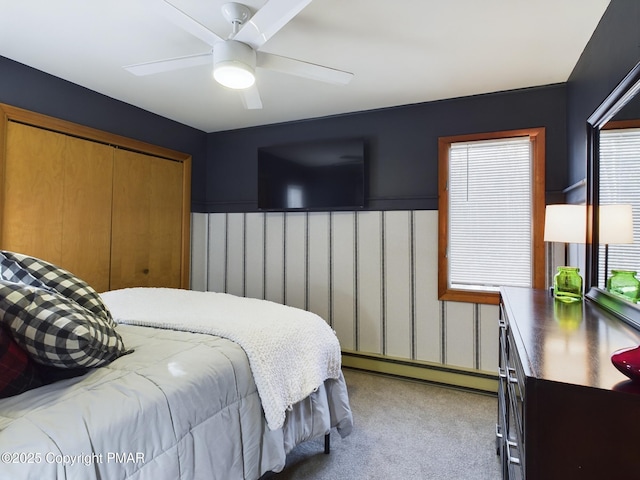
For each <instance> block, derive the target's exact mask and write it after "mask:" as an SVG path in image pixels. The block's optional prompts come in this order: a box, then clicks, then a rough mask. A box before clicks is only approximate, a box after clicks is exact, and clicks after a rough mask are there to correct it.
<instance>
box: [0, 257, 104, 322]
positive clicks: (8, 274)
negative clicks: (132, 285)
mask: <svg viewBox="0 0 640 480" xmlns="http://www.w3.org/2000/svg"><path fill="white" fill-rule="evenodd" d="M0 278H3V279H4V280H8V281H10V282H16V283H22V284H24V285H31V286H33V287H37V288H44V289H49V290H54V291H55V292H57V293H59V294H60V295H62V296H63V297H66V298H69V299H71V300H74V301H75V302H76V303H78V304H80V305H81V306H82V307H84V308H86V309H87V310H89V311H90V312H93V313H95V314H96V315H101V316H103V317H104V319H105V321H106V322H107V323H109V324H110V325H111V326H112V327H115V326H116V323H115V322H114V321H113V317H112V316H111V312H109V309H108V308H107V307H106V306H105V304H104V303H103V302H102V298H100V295H98V293H97V292H96V291H95V290H94V289H93V287H91V286H90V285H89V284H88V283H87V282H85V281H84V280H82V279H80V278H78V277H76V276H75V275H74V274H72V273H71V272H69V271H67V270H65V269H63V268H60V267H58V266H56V265H53V264H51V263H49V262H46V261H45V260H42V259H39V258H34V257H29V256H27V255H23V254H21V253H15V252H9V251H6V250H0Z"/></svg>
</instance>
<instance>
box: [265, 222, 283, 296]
mask: <svg viewBox="0 0 640 480" xmlns="http://www.w3.org/2000/svg"><path fill="white" fill-rule="evenodd" d="M284 246H285V244H284V213H269V214H267V216H266V228H265V259H264V260H265V275H264V286H265V298H266V299H267V300H271V301H272V302H278V303H284V268H285V265H284V258H285V257H284Z"/></svg>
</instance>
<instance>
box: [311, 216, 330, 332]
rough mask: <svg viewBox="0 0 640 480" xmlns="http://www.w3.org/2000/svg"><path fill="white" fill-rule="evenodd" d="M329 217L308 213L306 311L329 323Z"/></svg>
mask: <svg viewBox="0 0 640 480" xmlns="http://www.w3.org/2000/svg"><path fill="white" fill-rule="evenodd" d="M330 221H331V215H330V214H329V213H327V212H311V213H309V217H308V222H307V227H308V229H309V232H308V242H309V243H308V248H307V252H308V255H309V258H308V272H307V280H308V283H307V299H308V300H307V301H308V309H309V311H310V312H313V313H315V314H317V315H320V316H321V317H322V318H324V319H325V320H326V321H327V322H328V323H331V278H330V274H331V249H330V245H331V239H330V233H331V229H330Z"/></svg>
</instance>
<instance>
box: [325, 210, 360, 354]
mask: <svg viewBox="0 0 640 480" xmlns="http://www.w3.org/2000/svg"><path fill="white" fill-rule="evenodd" d="M355 225H356V213H355V212H333V213H331V286H332V289H331V300H332V306H331V322H332V324H333V329H334V330H335V331H336V333H337V334H338V338H339V339H340V344H341V346H342V348H343V349H345V350H357V346H356V308H355V307H356V279H357V277H356V256H355V251H356V250H355V240H356V237H355Z"/></svg>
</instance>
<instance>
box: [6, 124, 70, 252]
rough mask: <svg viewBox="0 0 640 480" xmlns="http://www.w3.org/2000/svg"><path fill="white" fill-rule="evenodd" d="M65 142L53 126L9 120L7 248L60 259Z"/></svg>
mask: <svg viewBox="0 0 640 480" xmlns="http://www.w3.org/2000/svg"><path fill="white" fill-rule="evenodd" d="M65 143H66V142H65V137H64V135H60V134H57V133H53V132H50V131H48V130H42V129H40V128H34V127H29V126H27V125H22V124H19V123H13V122H9V124H8V125H7V153H6V157H5V166H4V184H3V188H4V202H3V205H2V240H1V242H0V245H2V249H4V250H10V251H13V252H18V253H24V254H26V255H31V256H34V257H38V258H42V259H45V260H47V261H49V262H53V263H59V262H60V259H61V250H62V209H63V203H64V201H63V200H64V196H63V184H64V152H65Z"/></svg>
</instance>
